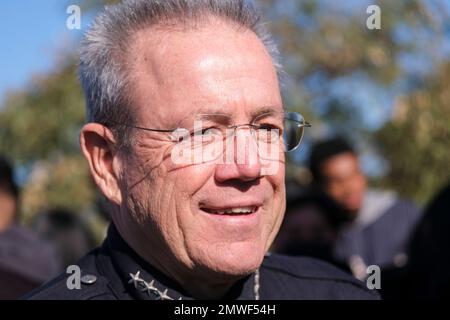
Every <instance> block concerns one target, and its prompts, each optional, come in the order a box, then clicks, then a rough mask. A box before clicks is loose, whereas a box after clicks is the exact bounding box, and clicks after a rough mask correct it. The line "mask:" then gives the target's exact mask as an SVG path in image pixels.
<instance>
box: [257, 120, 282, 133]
mask: <svg viewBox="0 0 450 320" xmlns="http://www.w3.org/2000/svg"><path fill="white" fill-rule="evenodd" d="M258 130H260V131H261V130H264V131H267V132H269V133H271V132H272V131H276V132H278V134H279V135H281V134H282V133H283V129H282V128H281V127H280V126H277V125H275V124H271V123H262V124H259V125H258Z"/></svg>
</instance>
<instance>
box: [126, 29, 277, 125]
mask: <svg viewBox="0 0 450 320" xmlns="http://www.w3.org/2000/svg"><path fill="white" fill-rule="evenodd" d="M129 61H130V63H129V64H130V75H131V84H132V85H131V92H130V93H131V96H132V100H133V101H134V104H135V108H136V112H137V113H138V116H139V118H140V119H141V120H143V121H145V123H148V124H160V125H169V124H173V121H176V120H180V119H183V118H186V116H189V115H192V114H196V113H226V114H230V115H232V116H236V117H238V116H246V117H249V116H250V114H252V113H254V111H255V110H254V109H255V108H263V107H267V106H272V107H274V108H276V109H279V110H280V111H281V110H282V107H281V96H280V91H279V85H278V78H277V74H276V70H275V68H274V66H273V63H272V60H271V57H270V55H269V53H268V52H267V50H266V49H265V47H264V45H263V44H262V42H261V41H260V40H259V39H258V38H257V36H256V35H255V34H254V33H253V32H251V31H249V30H243V29H242V28H241V29H238V28H237V27H236V26H233V25H229V24H227V23H225V22H221V21H212V22H208V23H207V24H205V25H202V26H201V27H196V28H193V29H175V30H172V29H168V30H165V29H163V28H158V29H148V30H142V31H141V32H139V33H138V34H137V35H136V37H135V40H134V42H133V45H132V46H131V48H130V53H129Z"/></svg>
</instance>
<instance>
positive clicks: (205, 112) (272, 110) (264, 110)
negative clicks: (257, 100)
mask: <svg viewBox="0 0 450 320" xmlns="http://www.w3.org/2000/svg"><path fill="white" fill-rule="evenodd" d="M282 112H283V111H280V110H278V108H277V107H274V106H263V107H260V108H258V109H256V110H253V111H252V112H251V113H250V118H251V120H253V119H255V118H257V117H259V116H261V115H264V114H277V113H282ZM198 114H199V115H200V117H199V119H213V118H222V120H223V118H224V117H227V118H231V117H232V115H231V114H229V113H224V112H219V113H218V112H215V110H211V109H201V110H199V113H198Z"/></svg>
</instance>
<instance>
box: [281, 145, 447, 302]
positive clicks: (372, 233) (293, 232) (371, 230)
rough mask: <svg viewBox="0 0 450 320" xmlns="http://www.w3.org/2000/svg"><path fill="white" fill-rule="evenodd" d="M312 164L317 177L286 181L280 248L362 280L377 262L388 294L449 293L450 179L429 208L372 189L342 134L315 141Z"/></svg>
mask: <svg viewBox="0 0 450 320" xmlns="http://www.w3.org/2000/svg"><path fill="white" fill-rule="evenodd" d="M308 165H309V171H310V173H311V175H312V183H311V184H310V185H308V186H306V187H305V186H300V185H289V186H288V191H289V192H288V199H287V209H286V216H285V219H284V221H283V225H282V226H281V230H280V232H279V234H278V237H277V239H276V240H275V243H274V245H273V250H274V251H277V252H280V253H284V254H288V255H307V256H312V257H316V258H319V259H322V260H326V261H328V262H330V263H333V264H335V265H336V266H338V267H340V268H342V269H344V270H347V271H348V272H351V273H352V274H353V275H354V276H355V277H356V278H358V279H360V280H361V281H365V280H366V279H367V278H368V276H369V274H370V273H368V270H371V269H370V268H369V267H370V266H373V265H375V266H378V267H379V268H380V270H381V288H380V293H381V295H382V297H383V298H384V299H387V300H400V299H414V300H416V299H445V298H447V297H449V292H450V276H449V273H448V272H447V271H446V268H447V266H449V258H450V250H449V246H450V236H449V234H450V233H449V230H450V184H449V185H448V186H447V187H445V188H444V189H443V190H442V191H441V192H440V193H439V194H438V195H436V196H435V198H434V199H433V200H431V202H430V203H429V204H428V205H427V206H426V208H425V209H424V210H422V209H420V208H418V207H417V206H416V205H415V204H414V203H412V202H411V201H409V200H408V199H402V198H400V197H398V196H397V195H396V194H395V193H394V192H392V191H388V190H378V189H372V188H370V187H369V186H368V179H367V177H366V176H365V175H364V173H363V171H362V169H361V166H360V161H359V157H358V154H357V152H356V151H355V150H354V148H353V146H352V145H350V143H349V142H348V141H346V140H345V139H343V138H342V137H336V138H332V139H329V140H325V141H319V142H317V143H316V144H315V145H313V146H312V150H311V152H310V156H309V160H308ZM368 268H369V269H368Z"/></svg>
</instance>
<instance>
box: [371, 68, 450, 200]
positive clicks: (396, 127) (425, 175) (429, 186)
mask: <svg viewBox="0 0 450 320" xmlns="http://www.w3.org/2000/svg"><path fill="white" fill-rule="evenodd" d="M449 83H450V62H447V63H446V64H444V65H442V66H441V68H439V70H438V71H437V72H436V73H434V74H433V75H431V76H430V77H429V79H427V81H426V82H425V84H424V85H423V86H422V87H421V88H420V89H417V90H415V91H414V92H412V93H410V94H409V95H407V96H404V97H401V98H399V99H398V101H397V104H396V106H395V109H394V117H393V119H392V121H391V122H389V123H387V124H386V125H385V126H384V127H383V128H382V129H381V130H380V131H379V132H378V133H377V134H376V139H377V142H378V144H379V147H380V149H381V150H382V152H383V154H384V156H385V158H386V160H388V162H389V164H390V170H389V174H388V175H387V176H386V177H384V179H382V180H381V181H379V183H380V184H381V185H385V186H396V189H397V190H398V191H399V192H400V193H402V194H404V195H407V196H409V197H411V198H413V199H416V200H418V201H420V202H422V203H423V202H426V201H427V200H429V199H430V198H431V196H432V195H433V194H434V193H435V192H436V191H437V190H438V189H439V188H441V187H443V185H444V184H445V183H448V182H449V181H450V153H449V151H450V86H449V85H448V84H449Z"/></svg>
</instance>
